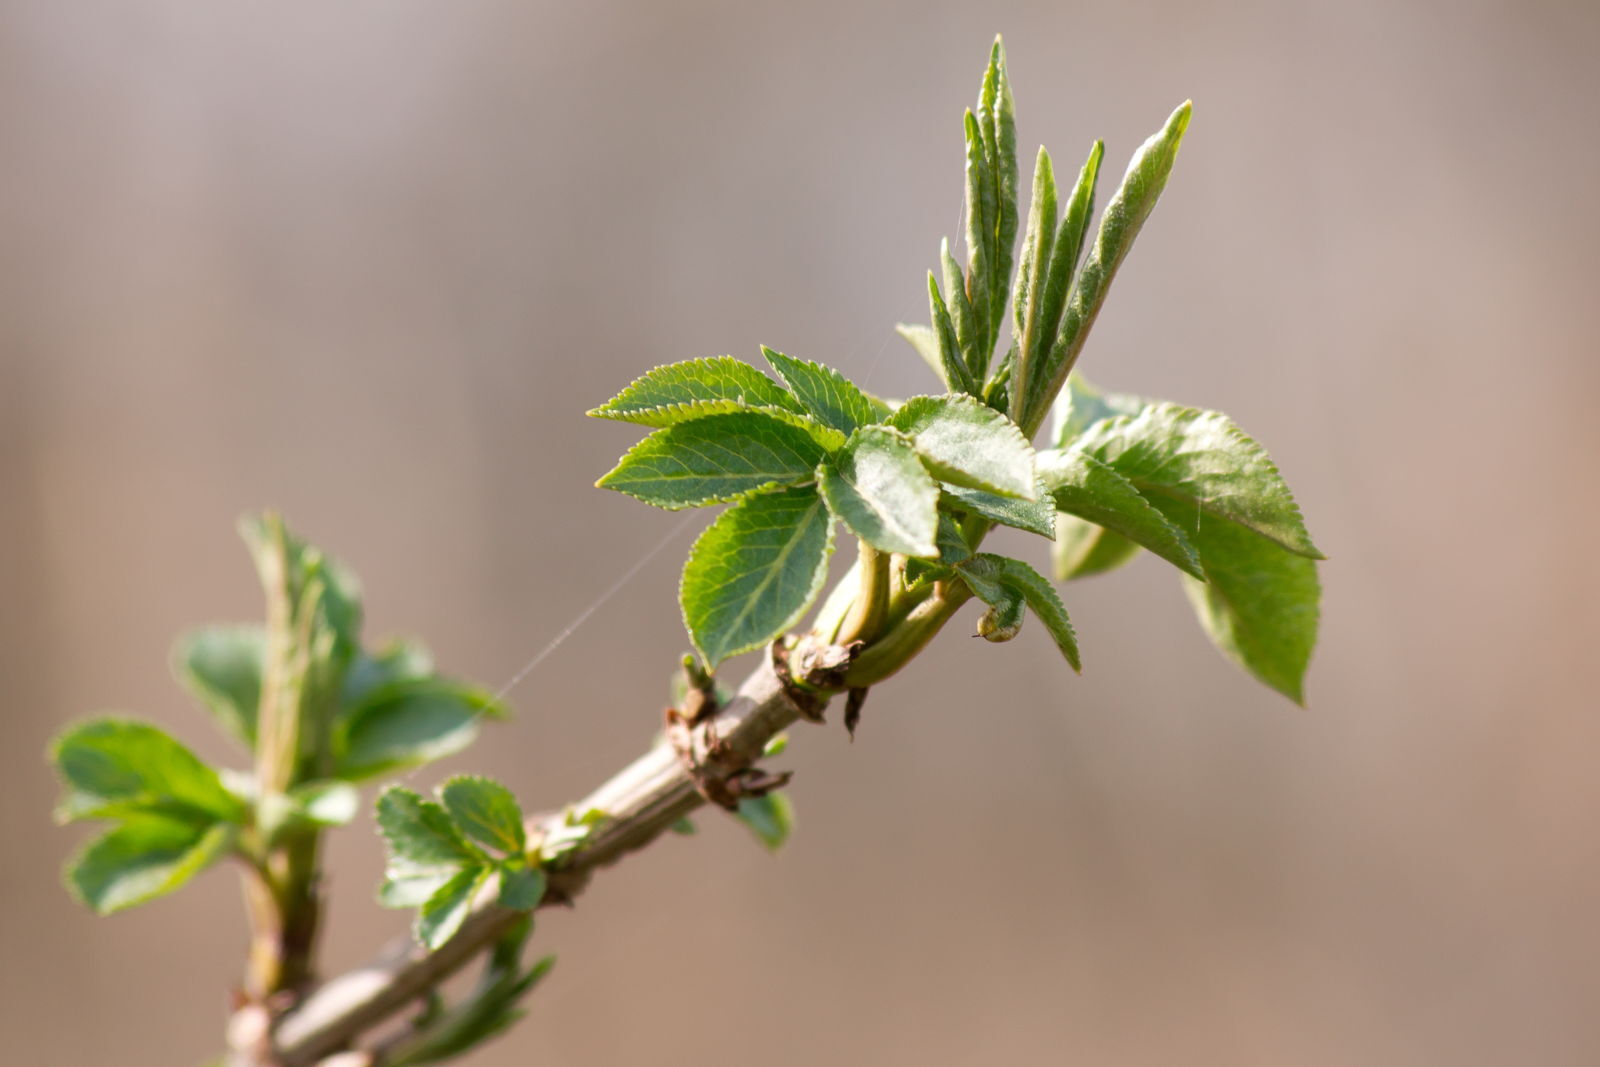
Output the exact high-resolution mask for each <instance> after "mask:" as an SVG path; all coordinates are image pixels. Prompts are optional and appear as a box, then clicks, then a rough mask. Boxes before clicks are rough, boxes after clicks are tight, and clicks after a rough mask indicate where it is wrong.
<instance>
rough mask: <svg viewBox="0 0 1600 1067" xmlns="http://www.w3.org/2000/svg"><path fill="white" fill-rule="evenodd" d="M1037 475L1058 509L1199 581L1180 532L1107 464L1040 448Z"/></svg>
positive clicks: (1192, 552) (1083, 455) (1197, 564)
mask: <svg viewBox="0 0 1600 1067" xmlns="http://www.w3.org/2000/svg"><path fill="white" fill-rule="evenodd" d="M1039 478H1040V481H1042V482H1043V483H1044V485H1045V487H1046V488H1047V489H1048V490H1049V491H1050V495H1051V498H1052V499H1053V500H1054V501H1055V506H1056V507H1058V508H1060V509H1061V510H1062V511H1064V512H1066V513H1067V514H1069V515H1076V516H1077V517H1078V518H1080V519H1088V520H1089V521H1090V522H1093V523H1097V524H1098V525H1100V526H1103V527H1105V528H1106V529H1108V530H1113V531H1115V532H1116V533H1118V534H1121V535H1122V536H1123V537H1126V538H1127V539H1128V540H1130V541H1133V542H1134V543H1136V544H1139V545H1142V546H1143V547H1145V548H1148V549H1149V550H1150V551H1151V552H1154V553H1155V554H1156V555H1158V556H1160V557H1161V558H1162V559H1164V560H1166V561H1167V562H1168V563H1170V564H1172V565H1173V566H1174V567H1177V568H1178V569H1179V570H1181V571H1183V572H1184V573H1186V574H1189V575H1191V576H1193V577H1195V578H1199V579H1201V580H1204V578H1205V575H1204V573H1203V572H1202V571H1201V569H1200V557H1199V556H1197V555H1196V554H1195V550H1194V546H1193V545H1191V544H1190V543H1189V539H1188V538H1186V537H1185V536H1184V535H1183V531H1182V530H1180V529H1179V528H1178V527H1176V526H1174V525H1173V524H1172V523H1171V522H1169V521H1168V520H1167V517H1166V516H1165V515H1163V514H1162V513H1161V512H1160V511H1158V510H1156V508H1155V507H1154V506H1153V505H1151V503H1150V502H1149V501H1148V500H1146V499H1145V498H1144V496H1143V495H1142V494H1141V493H1140V492H1139V489H1138V487H1137V486H1136V485H1134V484H1133V483H1132V482H1130V481H1128V479H1126V478H1124V477H1123V476H1122V475H1120V474H1118V473H1117V472H1116V471H1115V470H1113V469H1112V468H1111V467H1110V466H1108V465H1107V464H1105V463H1102V462H1101V461H1100V460H1098V459H1096V458H1095V457H1094V456H1092V455H1089V454H1088V453H1087V452H1082V451H1078V450H1075V449H1074V450H1072V451H1068V452H1055V451H1050V452H1041V453H1040V454H1039Z"/></svg>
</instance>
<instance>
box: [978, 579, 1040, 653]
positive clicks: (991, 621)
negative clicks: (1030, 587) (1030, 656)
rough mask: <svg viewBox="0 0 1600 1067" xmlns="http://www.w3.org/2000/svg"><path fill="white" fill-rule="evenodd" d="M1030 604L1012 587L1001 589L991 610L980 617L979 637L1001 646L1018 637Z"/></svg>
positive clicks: (1001, 587) (1002, 587) (990, 607)
mask: <svg viewBox="0 0 1600 1067" xmlns="http://www.w3.org/2000/svg"><path fill="white" fill-rule="evenodd" d="M1027 608H1028V602H1027V601H1026V600H1024V599H1023V598H1022V594H1021V593H1020V592H1018V591H1017V590H1015V589H1013V588H1011V587H1010V586H1005V585H1002V586H1000V587H999V596H998V598H997V599H996V600H995V602H994V603H993V604H990V605H989V610H988V611H986V612H984V613H983V614H982V615H980V616H979V617H978V636H979V637H981V638H983V639H984V640H985V641H992V642H994V643H995V644H1000V643H1002V642H1005V641H1009V640H1011V639H1012V638H1013V637H1016V636H1017V634H1018V633H1019V632H1020V631H1021V630H1022V621H1023V619H1024V618H1026V616H1027Z"/></svg>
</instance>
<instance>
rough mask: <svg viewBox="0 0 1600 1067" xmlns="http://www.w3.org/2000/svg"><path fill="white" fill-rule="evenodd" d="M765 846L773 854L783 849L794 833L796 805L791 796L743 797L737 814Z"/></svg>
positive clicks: (770, 794) (778, 794)
mask: <svg viewBox="0 0 1600 1067" xmlns="http://www.w3.org/2000/svg"><path fill="white" fill-rule="evenodd" d="M736 814H737V815H738V818H739V821H740V822H742V823H744V824H745V825H746V826H748V827H749V828H750V832H751V833H753V834H755V835H756V837H757V838H758V839H759V840H760V841H761V843H762V844H763V845H766V846H767V848H769V849H770V850H772V851H773V852H776V851H778V849H780V848H782V847H783V845H784V842H786V841H788V840H789V835H790V834H791V833H793V832H794V804H793V803H792V802H791V801H790V800H789V794H787V793H782V792H776V793H768V794H767V795H766V796H763V797H741V798H740V800H739V810H738V812H737V813H736Z"/></svg>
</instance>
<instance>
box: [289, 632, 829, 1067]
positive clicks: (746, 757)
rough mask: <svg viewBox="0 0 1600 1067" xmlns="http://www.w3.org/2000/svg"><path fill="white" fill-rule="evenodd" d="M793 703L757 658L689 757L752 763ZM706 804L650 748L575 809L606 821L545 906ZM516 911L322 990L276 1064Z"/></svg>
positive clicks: (353, 1027)
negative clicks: (601, 814)
mask: <svg viewBox="0 0 1600 1067" xmlns="http://www.w3.org/2000/svg"><path fill="white" fill-rule="evenodd" d="M797 698H798V699H799V700H801V701H805V702H806V703H807V704H808V708H807V710H811V709H812V708H815V706H816V704H815V702H816V701H817V700H820V699H824V698H822V697H819V696H816V695H814V694H811V693H809V692H807V693H804V694H800V693H797V692H795V691H793V690H791V688H790V686H789V684H786V682H785V681H784V679H783V678H781V677H780V676H779V672H778V669H777V667H776V666H775V662H774V659H773V657H772V656H768V657H766V658H764V659H763V661H762V663H761V665H760V666H759V667H757V668H756V670H755V671H753V672H752V673H751V674H750V676H749V677H748V678H746V679H745V681H744V684H743V685H741V686H740V687H739V691H738V693H737V694H736V695H735V696H734V697H733V699H732V700H730V701H729V702H728V703H727V704H726V705H724V706H723V707H722V708H721V709H720V711H719V713H718V714H717V715H715V716H713V717H711V718H709V719H707V720H706V721H704V722H702V723H700V724H699V725H697V726H695V727H694V729H693V730H692V732H691V738H692V745H693V753H694V755H695V757H696V760H697V761H700V760H706V761H708V762H709V760H708V757H709V756H710V755H711V753H712V751H713V748H715V749H716V751H717V752H719V753H722V754H724V758H725V757H726V756H727V755H730V754H731V755H732V756H734V757H737V758H738V759H740V760H743V761H744V762H745V763H746V764H747V765H748V764H753V763H755V761H756V760H757V759H759V758H760V756H761V754H762V751H763V749H765V747H766V745H767V742H768V741H770V740H772V738H773V737H775V736H777V735H778V734H779V733H780V732H782V731H783V730H784V729H785V728H787V727H788V726H790V725H792V724H793V723H794V722H795V721H796V720H797V719H799V718H801V717H802V708H801V704H800V703H797ZM704 803H706V801H705V798H704V797H702V796H701V794H700V792H699V791H698V788H697V786H696V783H695V780H694V777H693V776H692V775H691V773H690V771H689V769H688V767H686V766H685V763H684V761H683V760H682V759H681V758H680V757H679V755H678V753H677V751H676V750H675V749H674V748H673V746H672V745H671V744H670V743H669V742H667V741H665V740H663V741H661V742H659V743H657V744H656V745H655V746H653V747H652V748H651V749H650V751H648V752H646V753H645V754H644V755H643V756H641V757H639V758H638V759H637V760H635V761H634V762H633V763H632V764H630V765H629V766H628V767H627V768H626V769H624V770H623V771H622V772H621V773H619V774H617V775H615V776H614V777H613V778H611V779H610V780H609V781H607V782H606V783H605V784H604V785H602V786H600V788H598V789H596V790H595V791H594V792H593V793H591V794H590V795H589V796H588V797H586V798H585V799H584V800H583V801H581V802H580V803H579V804H578V805H576V807H577V810H579V811H583V810H587V809H590V808H593V809H598V810H600V811H602V812H605V813H606V816H607V817H606V819H605V821H604V822H602V823H600V824H599V825H598V826H597V827H596V829H595V832H594V833H593V834H592V835H591V836H590V838H589V839H588V840H587V841H585V843H584V845H583V847H582V848H581V849H580V850H579V851H577V852H576V853H575V854H574V855H573V856H572V857H571V858H570V860H569V862H568V863H567V865H566V866H564V867H563V868H561V869H560V870H557V871H554V872H552V874H551V875H550V882H549V886H550V888H549V892H548V894H547V896H546V899H545V903H546V904H553V903H566V902H570V901H571V900H573V899H575V898H576V897H577V896H578V894H579V893H581V892H582V891H583V889H584V886H585V885H587V883H588V881H589V877H590V875H591V874H593V872H594V871H595V870H597V869H598V868H601V867H605V866H608V865H610V864H612V863H615V862H616V861H617V860H619V859H621V858H622V857H623V856H626V855H627V854H628V853H630V852H633V851H634V850H636V849H639V848H643V847H644V846H645V845H648V844H649V843H650V842H652V841H654V840H655V839H656V838H657V837H659V836H660V835H661V834H662V833H663V832H665V831H666V830H667V829H668V828H669V827H671V826H672V824H673V823H675V822H677V821H678V820H679V819H681V818H683V817H684V816H685V815H688V814H689V813H690V812H692V811H694V810H695V809H697V808H699V807H700V806H701V805H702V804H704ZM561 818H562V816H561V815H559V814H558V815H554V816H550V817H548V818H546V819H545V820H543V821H542V822H541V823H540V825H539V826H537V827H534V831H535V832H536V833H539V832H543V831H544V830H546V829H551V830H553V829H555V828H556V826H557V825H559V822H560V820H561ZM519 914H520V913H519V912H514V911H508V910H506V909H503V908H499V907H497V906H494V905H489V906H485V907H481V908H479V909H478V910H477V911H476V912H475V913H474V914H473V915H472V916H470V917H469V918H468V920H467V922H466V923H465V924H464V925H463V926H462V928H461V930H460V932H458V933H457V934H456V936H455V937H453V938H451V939H450V940H449V941H448V942H447V943H445V944H444V945H443V946H441V947H440V948H439V949H437V950H436V951H433V952H427V951H425V950H423V949H421V948H419V947H417V946H415V945H413V944H411V943H410V942H406V943H405V944H403V945H397V946H395V947H394V948H393V949H392V950H391V951H390V952H389V953H387V954H386V955H385V956H384V957H382V958H380V959H377V960H375V961H374V962H372V963H370V964H368V965H366V966H364V967H360V968H357V969H356V970H353V971H350V972H348V973H346V974H344V975H341V976H339V977H337V978H333V979H331V980H329V981H328V982H326V983H324V984H323V985H322V986H320V987H319V988H318V989H317V990H316V991H315V992H313V993H312V994H311V995H310V996H308V997H307V998H306V999H305V1000H304V1001H302V1002H301V1003H300V1004H299V1005H298V1006H297V1007H296V1008H295V1009H294V1010H292V1011H291V1012H289V1013H287V1014H286V1015H285V1016H283V1018H282V1019H281V1020H279V1022H278V1024H277V1026H276V1028H275V1030H274V1035H273V1043H274V1046H275V1053H276V1055H275V1062H276V1063H278V1064H280V1065H281V1067H310V1065H312V1064H315V1063H317V1062H318V1061H319V1060H322V1059H323V1058H324V1057H329V1056H332V1055H333V1054H334V1053H337V1052H339V1051H340V1050H343V1049H346V1048H348V1047H349V1046H350V1044H351V1043H352V1042H353V1041H354V1040H355V1039H356V1037H358V1036H359V1035H360V1034H362V1033H363V1032H365V1031H366V1030H368V1029H370V1028H372V1027H373V1026H376V1025H377V1024H379V1023H381V1022H383V1021H384V1020H385V1019H388V1018H390V1017H391V1016H393V1015H395V1014H396V1013H397V1012H399V1011H401V1010H403V1009H404V1008H405V1007H406V1006H407V1005H408V1004H410V1003H412V1002H414V1001H415V1000H417V999H418V998H419V997H421V996H422V995H424V994H425V993H427V992H428V991H429V990H431V989H433V988H434V987H435V986H437V985H438V984H439V983H440V982H442V981H444V980H445V979H446V978H448V977H449V976H450V975H452V974H454V973H455V972H456V971H458V970H460V969H461V968H462V967H464V966H465V965H466V964H467V963H469V962H471V961H472V960H473V959H474V958H475V957H477V956H478V955H479V954H480V953H482V952H483V951H484V950H486V949H487V948H489V947H490V946H491V945H493V944H494V943H495V941H497V940H498V939H499V938H500V937H501V936H502V935H503V934H504V933H505V932H506V931H507V930H508V929H509V928H510V926H511V924H512V923H513V922H515V921H516V918H517V916H518V915H519Z"/></svg>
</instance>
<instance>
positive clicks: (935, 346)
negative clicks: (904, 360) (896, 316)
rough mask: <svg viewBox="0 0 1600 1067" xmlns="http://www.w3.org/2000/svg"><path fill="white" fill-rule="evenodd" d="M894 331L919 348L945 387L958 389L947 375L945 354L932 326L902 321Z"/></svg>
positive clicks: (923, 358) (920, 353) (929, 366)
mask: <svg viewBox="0 0 1600 1067" xmlns="http://www.w3.org/2000/svg"><path fill="white" fill-rule="evenodd" d="M894 332H895V333H897V334H899V335H900V336H901V337H903V338H905V339H906V341H907V342H908V343H909V344H910V345H911V347H912V348H914V349H916V350H917V355H919V356H921V357H922V361H923V362H924V363H926V364H927V365H928V369H929V370H931V371H933V373H934V374H935V375H937V376H938V378H939V381H940V382H942V383H943V384H944V387H945V389H947V390H951V391H954V390H955V389H956V386H954V385H951V384H950V382H949V381H948V380H947V379H946V377H945V372H944V356H943V355H942V353H941V352H940V350H939V337H938V335H937V334H935V333H934V332H933V328H932V327H931V326H918V325H913V324H911V323H907V322H902V323H898V324H897V325H896V326H895V328H894Z"/></svg>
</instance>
